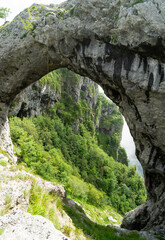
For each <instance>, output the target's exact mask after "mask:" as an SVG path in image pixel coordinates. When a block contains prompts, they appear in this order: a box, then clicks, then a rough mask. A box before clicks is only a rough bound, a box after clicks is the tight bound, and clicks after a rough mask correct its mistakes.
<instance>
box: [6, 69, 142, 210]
mask: <svg viewBox="0 0 165 240" xmlns="http://www.w3.org/2000/svg"><path fill="white" fill-rule="evenodd" d="M26 91H27V90H26ZM52 92H53V93H52ZM25 95H26V96H25ZM49 95H51V96H49ZM25 99H26V101H25ZM18 105H19V107H18ZM36 106H37V111H36V110H35V107H36ZM46 106H47V107H46ZM40 114H42V115H40ZM10 115H15V117H11V118H10V127H11V136H12V140H13V143H14V145H15V151H16V153H17V155H18V159H19V162H21V163H22V162H23V163H25V164H26V165H27V166H28V167H29V168H32V169H33V170H34V172H35V173H37V174H39V175H41V176H42V177H43V178H44V179H46V180H49V181H53V182H60V183H63V184H64V185H65V188H66V190H67V192H68V194H70V195H71V196H73V197H74V198H78V199H81V200H83V201H84V202H88V203H90V204H93V205H96V206H103V205H104V206H106V205H110V206H113V207H114V208H115V209H116V210H117V211H118V212H119V213H121V214H125V213H126V212H127V211H129V210H131V209H133V208H135V207H136V206H138V205H140V204H141V203H143V202H144V201H145V198H146V196H145V188H144V184H143V180H142V178H141V177H140V176H139V175H138V174H137V173H136V169H135V167H127V166H126V165H127V156H126V154H125V151H124V150H123V149H122V148H121V147H120V138H121V130H122V124H123V120H122V117H121V114H120V113H119V111H118V109H117V107H116V106H115V105H114V104H113V103H112V102H111V101H110V100H107V99H106V98H105V97H104V96H103V95H100V94H99V93H98V86H97V85H96V84H94V83H93V82H91V81H90V80H89V79H87V78H81V77H80V76H78V75H75V74H74V73H72V72H70V71H68V70H66V69H62V70H58V71H56V72H53V73H51V74H49V75H47V76H46V77H45V78H43V79H41V80H40V83H37V84H34V85H33V86H31V87H30V92H29V93H28V94H27V93H26V94H25V93H23V95H22V96H18V97H17V99H16V100H15V102H13V104H12V105H11V110H10ZM17 116H19V117H21V118H18V117H17ZM24 116H27V118H25V117H24ZM122 163H125V165H124V164H122Z"/></svg>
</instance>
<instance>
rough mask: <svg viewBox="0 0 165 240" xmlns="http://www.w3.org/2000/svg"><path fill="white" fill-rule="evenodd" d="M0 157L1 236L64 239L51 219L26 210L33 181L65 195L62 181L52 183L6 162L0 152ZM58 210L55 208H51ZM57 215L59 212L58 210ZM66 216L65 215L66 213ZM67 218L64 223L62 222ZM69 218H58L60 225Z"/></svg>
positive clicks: (25, 239) (5, 239)
mask: <svg viewBox="0 0 165 240" xmlns="http://www.w3.org/2000/svg"><path fill="white" fill-rule="evenodd" d="M1 159H3V160H6V163H7V165H6V166H3V165H0V229H5V231H4V232H3V234H2V235H1V236H0V239H1V240H11V239H12V240H33V239H35V240H37V239H38V240H39V239H40V240H42V239H43V240H45V239H50V240H51V239H52V240H55V239H57V240H67V239H69V238H67V237H65V236H64V235H63V234H62V233H61V232H60V231H58V230H56V229H55V227H54V226H53V224H52V222H50V221H49V220H47V219H45V218H44V217H42V216H32V215H31V214H30V213H27V210H28V207H29V202H30V201H29V197H30V190H31V188H32V186H33V184H34V182H35V184H36V185H37V186H39V187H41V189H42V190H43V191H45V192H48V193H51V194H57V195H58V196H59V197H61V198H65V197H66V191H65V188H64V186H62V185H53V184H52V183H50V182H47V181H44V180H43V179H41V178H40V177H38V176H34V175H33V174H31V173H28V172H26V171H24V170H19V169H18V167H17V166H16V165H10V164H9V163H8V159H7V157H5V156H4V155H3V154H1ZM55 210H56V211H58V210H57V209H55ZM58 215H59V218H60V213H59V212H58ZM68 218H69V217H68ZM66 221H67V223H65V222H66ZM68 222H70V219H66V218H64V219H62V218H61V225H62V224H64V225H65V224H68Z"/></svg>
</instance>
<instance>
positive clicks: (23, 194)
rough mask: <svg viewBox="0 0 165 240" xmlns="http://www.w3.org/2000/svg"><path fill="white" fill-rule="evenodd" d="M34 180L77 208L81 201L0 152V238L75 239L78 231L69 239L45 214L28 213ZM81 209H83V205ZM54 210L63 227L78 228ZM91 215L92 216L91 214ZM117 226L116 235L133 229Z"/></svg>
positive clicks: (146, 235)
mask: <svg viewBox="0 0 165 240" xmlns="http://www.w3.org/2000/svg"><path fill="white" fill-rule="evenodd" d="M34 182H35V184H36V185H37V186H39V187H40V188H41V189H42V191H45V192H48V193H51V194H52V195H54V194H56V195H58V196H59V197H60V198H62V199H65V201H66V202H67V203H68V206H69V207H70V208H72V209H76V206H77V205H78V203H75V202H74V201H73V200H72V199H68V198H66V192H65V188H64V186H63V185H53V184H52V183H50V182H47V181H44V180H43V179H41V178H40V177H38V176H34V175H33V174H32V173H29V172H26V171H25V170H23V169H22V167H21V166H17V165H15V164H13V163H12V161H11V160H10V159H9V158H8V157H6V156H5V155H4V154H1V153H0V240H18V239H19V240H33V239H35V240H45V239H48V240H56V239H57V240H69V239H76V237H75V234H71V235H70V238H68V237H66V236H65V235H64V234H63V233H62V232H60V231H59V230H57V229H56V228H55V227H54V225H53V223H52V222H51V221H49V220H48V219H46V218H44V217H43V216H39V215H31V214H30V213H28V212H27V210H28V207H29V196H30V190H31V188H32V186H33V185H34ZM79 208H80V209H81V206H80V205H79ZM55 211H57V214H58V219H59V220H60V226H61V229H62V228H65V227H64V226H66V225H67V226H69V227H70V228H71V229H74V228H75V227H74V225H73V223H72V220H71V219H70V218H69V216H68V215H66V213H64V212H62V213H61V212H60V211H59V210H58V209H57V208H55ZM77 211H80V210H77ZM82 212H83V211H82ZM82 212H81V211H80V212H79V213H80V215H81V214H83V213H82ZM88 217H89V218H90V216H88ZM109 218H110V220H112V219H113V217H112V216H109ZM113 222H114V224H115V222H116V221H115V219H113ZM114 228H116V230H117V233H116V235H118V236H120V235H121V234H122V233H123V232H125V233H130V232H131V231H128V230H125V229H121V228H120V227H119V226H114ZM141 235H142V236H144V237H146V238H147V239H148V240H154V239H155V238H154V237H153V236H151V235H150V234H148V233H147V232H141ZM78 239H81V240H83V239H84V240H85V239H86V238H85V237H84V236H83V234H82V235H81V237H80V238H78Z"/></svg>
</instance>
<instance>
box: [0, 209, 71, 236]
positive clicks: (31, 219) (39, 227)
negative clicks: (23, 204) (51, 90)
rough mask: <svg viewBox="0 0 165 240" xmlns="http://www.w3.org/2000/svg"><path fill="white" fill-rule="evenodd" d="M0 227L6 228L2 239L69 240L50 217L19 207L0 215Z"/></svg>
mask: <svg viewBox="0 0 165 240" xmlns="http://www.w3.org/2000/svg"><path fill="white" fill-rule="evenodd" d="M0 228H5V231H4V232H3V234H2V235H1V236H0V239H1V240H11V239H12V240H18V239H19V240H30V239H31V240H32V239H35V240H45V239H48V240H69V238H67V237H66V236H64V235H63V234H62V233H61V232H60V231H58V230H57V229H55V227H54V226H53V223H52V222H50V221H49V220H48V219H46V218H44V217H42V216H39V215H35V216H32V215H31V214H30V213H26V212H23V211H21V210H20V209H17V208H14V209H13V210H12V211H11V212H10V213H9V214H6V215H4V216H3V217H0Z"/></svg>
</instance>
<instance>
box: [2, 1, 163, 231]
mask: <svg viewBox="0 0 165 240" xmlns="http://www.w3.org/2000/svg"><path fill="white" fill-rule="evenodd" d="M138 2H140V1H134V0H131V1H129V2H128V1H127V0H122V1H118V0H113V1H109V0H91V1H88V0H84V1H80V0H70V1H68V2H65V3H64V4H63V5H61V6H59V7H58V8H57V7H56V6H53V5H52V6H48V7H43V6H38V5H33V6H32V7H31V8H29V9H28V10H25V11H24V12H22V13H21V14H20V15H19V16H18V17H16V18H15V20H14V21H13V22H12V23H11V24H9V25H8V26H6V27H4V28H2V29H1V32H0V39H1V40H0V49H1V50H0V66H1V69H0V110H1V111H0V135H1V142H0V143H1V146H2V147H3V148H6V149H8V151H9V150H11V141H10V136H9V131H8V126H7V114H8V106H9V104H10V103H11V101H12V100H13V99H14V98H15V96H16V95H17V94H18V93H19V92H20V91H21V90H22V89H24V88H25V87H27V86H28V85H30V84H31V83H33V82H35V81H37V80H39V78H41V77H42V76H44V75H45V74H47V73H48V72H50V71H52V70H55V69H57V68H61V67H68V68H69V69H71V70H73V71H75V72H77V73H79V74H81V75H84V76H87V77H89V78H91V79H92V80H93V81H95V82H97V83H99V84H100V85H101V86H102V87H103V89H104V90H105V93H106V94H107V96H108V97H110V98H111V99H112V100H113V101H114V102H115V103H116V104H117V105H118V106H119V108H120V110H121V112H122V113H123V115H124V116H125V119H126V121H127V123H128V126H129V128H130V131H131V133H132V136H133V138H134V141H135V144H136V154H137V157H138V158H139V160H140V162H141V164H142V166H143V170H144V177H145V184H146V189H147V193H148V201H147V203H146V204H145V205H143V206H142V207H141V208H140V209H139V210H138V213H137V214H136V213H135V214H133V215H132V217H131V218H130V214H129V215H128V216H127V217H126V218H125V220H124V223H123V226H125V227H127V228H131V229H138V230H140V229H147V230H148V229H152V230H153V231H155V232H156V233H158V234H161V235H165V212H164V211H165V210H164V209H165V164H164V159H165V124H164V116H165V108H164V96H165V64H164V62H165V31H164V29H165V2H164V0H144V1H143V3H138ZM148 9H149V10H148ZM7 136H8V138H7ZM162 209H163V210H162ZM158 215H159V217H158ZM144 216H145V217H144ZM129 219H131V222H134V224H130V223H131V222H130V221H129ZM141 220H142V222H143V224H139V222H141ZM136 223H137V224H136ZM159 226H161V229H160V227H159Z"/></svg>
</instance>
